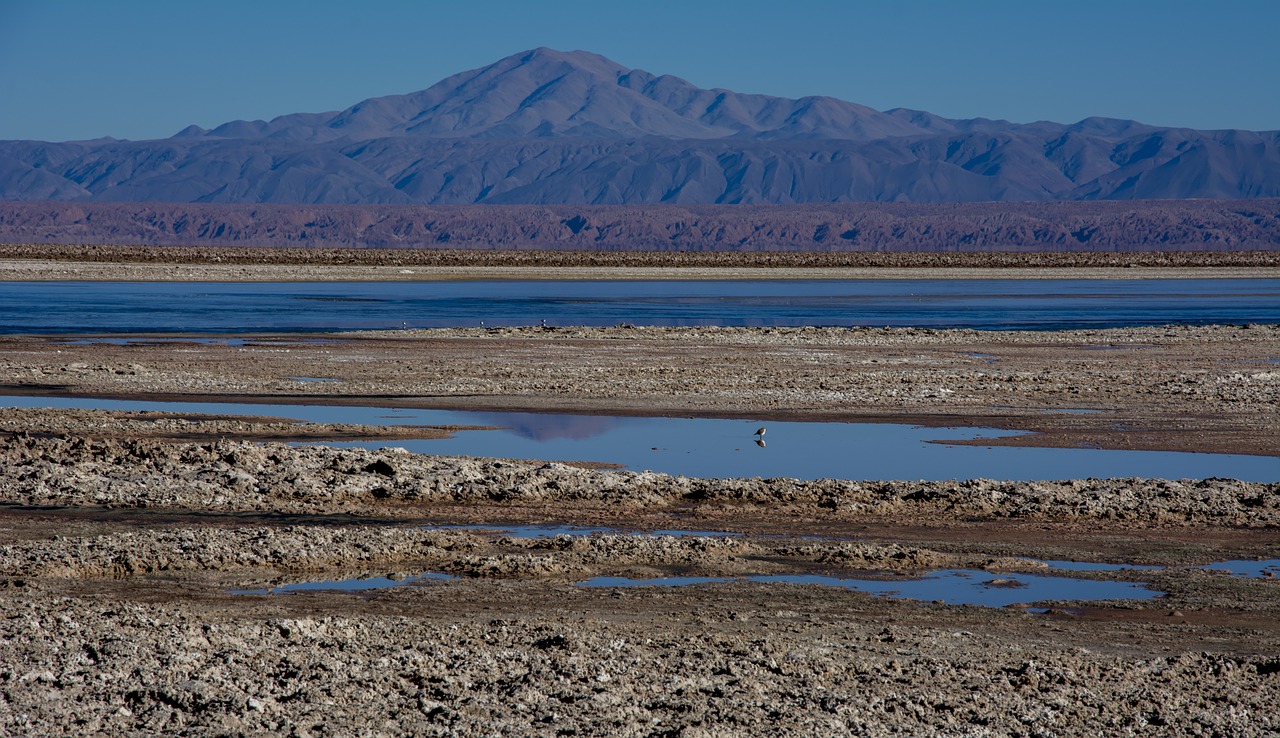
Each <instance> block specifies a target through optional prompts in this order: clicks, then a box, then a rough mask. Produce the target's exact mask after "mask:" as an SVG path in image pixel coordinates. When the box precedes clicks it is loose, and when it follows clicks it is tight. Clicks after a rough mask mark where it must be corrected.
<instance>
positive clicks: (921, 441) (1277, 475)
mask: <svg viewBox="0 0 1280 738" xmlns="http://www.w3.org/2000/svg"><path fill="white" fill-rule="evenodd" d="M0 406H11V407H55V408H93V409H106V410H131V411H144V410H146V411H162V412H172V413H183V414H195V413H208V414H221V415H259V416H261V415H271V416H279V417H285V418H294V419H298V420H304V421H309V422H318V423H319V422H323V423H360V424H368V425H462V426H500V427H501V429H500V430H475V431H460V432H458V433H456V434H455V436H454V437H453V438H447V439H437V440H384V441H376V442H346V443H327V444H324V445H331V446H361V447H368V448H380V447H401V448H407V449H409V450H411V451H414V452H417V453H424V454H437V455H451V456H481V457H499V458H518V459H547V460H560V461H593V462H603V463H611V464H619V465H622V466H624V467H626V468H629V469H632V470H636V471H643V470H650V471H657V472H663V473H668V474H677V475H679V474H682V475H685V476H696V477H756V476H758V477H765V478H769V477H793V478H798V479H822V478H836V479H911V480H915V479H920V480H947V479H977V478H984V479H999V480H1034V479H1078V478H1083V477H1098V478H1103V477H1150V478H1165V479H1183V478H1188V479H1190V478H1194V479H1204V478H1207V477H1228V478H1234V479H1241V480H1245V481H1255V482H1274V481H1280V458H1275V457H1268V456H1245V455H1240V454H1196V453H1174V452H1158V451H1123V450H1099V449H1085V448H1069V449H1062V448H1021V447H1003V446H982V445H976V446H975V445H958V444H953V443H948V442H949V441H957V440H968V439H980V438H995V437H999V436H1001V435H1011V434H1010V433H1009V432H1007V431H1000V430H995V429H983V428H921V427H918V426H910V425H895V424H889V423H876V424H870V423H802V422H773V421H763V420H752V421H744V420H722V419H716V418H663V417H614V416H603V415H566V414H552V413H546V414H542V413H492V412H463V411H452V410H419V409H398V408H385V407H344V406H324V405H282V404H270V405H268V404H261V405H259V404H233V403H192V402H130V401H120V400H98V399H87V398H41V397H4V396H0ZM762 423H764V424H765V425H766V427H767V429H768V430H767V433H766V435H765V436H764V438H763V441H764V445H763V447H762V446H761V445H759V444H757V443H756V440H757V439H756V437H755V436H754V435H753V434H754V432H755V430H756V429H757V428H758V427H759V426H760V425H761V424H762Z"/></svg>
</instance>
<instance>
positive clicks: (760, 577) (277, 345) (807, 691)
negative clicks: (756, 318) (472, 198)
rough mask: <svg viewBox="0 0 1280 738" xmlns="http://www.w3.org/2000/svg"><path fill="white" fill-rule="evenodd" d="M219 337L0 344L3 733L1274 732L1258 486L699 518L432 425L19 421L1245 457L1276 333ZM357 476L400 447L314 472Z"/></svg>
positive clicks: (772, 489)
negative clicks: (548, 416) (516, 414)
mask: <svg viewBox="0 0 1280 738" xmlns="http://www.w3.org/2000/svg"><path fill="white" fill-rule="evenodd" d="M209 338H210V337H208V336H167V337H163V340H160V338H159V337H147V336H127V337H120V336H116V337H107V338H104V337H84V336H31V335H10V336H3V337H0V385H3V386H2V387H0V394H5V395H8V396H21V397H22V398H23V399H24V401H26V402H24V404H23V406H22V407H12V408H9V409H6V410H4V411H3V415H2V416H0V503H2V504H0V734H4V735H84V734H113V735H156V734H171V735H192V736H204V735H245V734H250V735H254V734H256V735H262V734H273V735H274V734H280V735H297V736H321V735H494V736H498V735H503V736H517V735H619V736H722V735H723V736H728V735H815V736H828V735H866V736H898V735H901V736H917V735H946V736H994V735H1000V736H1004V735H1021V736H1076V735H1204V736H1261V735H1275V734H1277V733H1278V732H1280V709H1278V706H1280V484H1278V483H1277V479H1274V478H1273V479H1268V480H1260V481H1259V480H1255V481H1240V480H1236V479H1231V478H1225V477H1211V478H1202V479H1160V478H1093V475H1091V474H1089V473H1087V470H1084V473H1082V474H1081V475H1080V476H1079V478H1075V479H1063V478H1059V479H1042V478H1037V477H1035V476H1034V475H1032V476H1031V477H1029V478H1025V479H1007V478H1001V475H1000V474H999V472H998V470H993V472H992V474H991V475H990V478H981V479H957V480H944V481H913V480H908V479H896V480H892V479H804V478H799V477H797V478H782V477H779V478H750V477H742V478H736V477H732V476H727V477H724V478H709V477H708V478H703V477H692V476H679V475H672V474H666V473H661V472H654V471H645V470H641V469H628V468H618V467H616V466H614V465H610V464H607V463H600V462H601V461H607V459H606V460H601V459H590V460H588V459H572V458H565V459H539V460H530V459H515V458H506V459H501V458H479V457H463V456H442V455H431V454H425V453H411V452H409V451H405V450H403V449H397V448H394V445H395V443H394V442H395V441H396V440H397V439H404V440H409V439H414V440H418V439H430V438H438V437H445V436H448V435H450V434H453V433H456V432H458V431H459V430H460V429H458V428H454V427H438V426H431V427H426V426H415V425H395V424H390V425H380V426H371V425H361V424H352V423H317V422H299V421H297V420H295V419H291V418H288V417H280V416H278V415H271V414H264V415H262V416H248V415H243V414H238V413H225V414H219V413H217V412H215V411H209V412H202V413H178V412H170V411H164V410H160V409H157V410H153V411H124V410H110V409H95V408H90V407H85V408H62V409H58V408H52V407H41V406H40V405H39V403H36V402H32V401H31V400H32V399H33V398H41V397H48V398H55V397H56V398H63V399H65V398H115V399H124V400H146V401H179V400H181V401H199V402H207V403H233V402H234V403H255V402H260V403H277V404H295V405H298V404H317V405H333V406H339V405H361V406H379V407H388V408H439V409H468V410H489V411H494V412H497V411H505V412H512V411H520V412H562V413H563V412H572V413H577V414H580V415H588V416H590V415H600V416H672V417H681V416H697V417H713V418H730V419H744V420H745V419H750V420H752V421H753V423H754V422H755V421H757V420H759V421H760V422H765V423H767V422H775V423H778V422H793V421H794V422H817V421H839V422H864V423H876V424H890V423H894V424H901V423H908V424H914V425H921V426H927V427H932V426H937V427H949V428H950V427H980V428H996V429H1003V430H1007V431H1021V432H1022V433H1020V434H1018V435H1009V436H1002V437H1000V438H996V439H987V440H982V441H980V443H982V444H986V445H1000V446H1015V447H1017V446H1027V447H1032V446H1039V447H1046V448H1076V447H1081V446H1086V447H1089V448H1096V449H1125V450H1142V451H1149V452H1153V453H1155V452H1199V453H1211V454H1241V455H1249V456H1257V457H1276V456H1280V363H1277V359H1280V327H1277V326H1272V325H1251V326H1227V325H1216V326H1199V327H1184V326H1163V327H1155V328H1123V329H1105V330H1103V329H1100V330H1080V331H1037V332H1019V331H998V332H984V331H973V330H921V329H910V328H897V329H873V328H858V329H847V328H840V329H837V328H647V327H633V326H618V327H613V328H572V327H558V328H545V329H544V328H541V327H529V328H491V329H484V328H466V329H462V328H458V329H436V330H407V331H381V332H367V333H359V332H352V333H338V334H325V335H320V334H309V335H307V336H298V335H255V336H252V337H247V338H246V337H241V338H243V339H244V340H236V341H227V340H209ZM107 339H110V340H107ZM308 378H324V379H325V380H327V381H306V380H307V379H308ZM0 404H3V403H0ZM885 427H888V426H885ZM765 438H766V439H768V438H769V437H768V436H766V437H765ZM356 439H361V440H369V439H372V440H380V441H387V442H390V446H389V447H380V448H361V447H339V446H337V445H334V444H337V443H338V442H343V441H351V440H356ZM295 441H306V442H308V443H307V444H305V445H300V444H297V443H293V442H295ZM326 442H331V443H329V444H326ZM751 442H752V439H751V438H750V433H749V431H748V433H747V437H745V438H744V439H743V444H744V445H748V444H750V443H751ZM957 443H963V442H957ZM851 453H854V451H852V450H851ZM583 462H592V463H583ZM1224 562H1225V563H1224Z"/></svg>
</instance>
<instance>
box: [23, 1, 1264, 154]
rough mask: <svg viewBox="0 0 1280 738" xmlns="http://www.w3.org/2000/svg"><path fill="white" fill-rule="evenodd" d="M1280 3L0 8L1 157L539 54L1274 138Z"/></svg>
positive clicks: (261, 111) (761, 85)
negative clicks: (27, 145)
mask: <svg viewBox="0 0 1280 738" xmlns="http://www.w3.org/2000/svg"><path fill="white" fill-rule="evenodd" d="M1278 29H1280V0H1234V1H1232V0H1221V1H1219V2H1208V1H1204V0H1196V1H1192V0H1162V1H1161V0H1110V1H1108V2H1100V1H1093V0H1082V1H1079V2H1058V1H1056V0H1023V1H1022V2H1014V1H1012V0H989V1H987V2H977V1H975V2H924V1H921V0H898V1H896V2H894V1H889V0H879V1H867V2H853V1H847V2H818V1H816V0H791V1H790V2H786V3H784V2H780V1H779V0H772V1H769V2H757V1H755V0H738V1H736V2H720V1H718V0H717V1H714V2H698V1H697V0H684V2H669V1H668V0H649V1H648V2H645V3H626V4H625V5H624V4H621V3H610V2H607V1H606V2H600V1H599V0H597V1H596V2H578V1H576V0H575V1H573V2H545V1H544V2H535V1H527V2H511V1H507V0H496V1H490V2H484V1H482V0H472V1H471V2H407V1H401V2H373V1H370V2H364V3H355V2H324V1H323V0H312V2H285V1H283V0H282V1H278V2H272V1H271V0H257V1H256V2H243V1H241V0H224V1H223V2H214V3H194V2H186V1H185V0H182V1H179V0H169V1H161V0H152V1H150V2H143V1H141V0H114V1H113V2H106V1H105V0H97V1H95V2H87V1H83V0H65V1H62V2H59V1H58V0H0V139H14V138H33V139H43V140H52V141H61V140H72V139H84V138H93V137H97V136H104V135H109V136H115V137H117V138H131V139H144V138H160V137H165V136H169V135H172V134H174V133H176V132H177V131H178V130H180V129H181V128H183V127H185V126H186V125H188V124H191V123H195V124H198V125H202V126H206V127H209V126H213V125H217V124H219V123H223V122H225V121H228V120H233V119H238V118H247V119H252V118H264V119H269V118H271V117H274V116H276V115H281V114H285V113H295V112H317V111H324V110H338V109H342V108H345V107H347V106H349V105H351V104H354V103H356V102H358V101H360V100H362V99H364V98H368V97H376V96H380V95H387V94H394V93H404V92H411V91H414V90H419V89H423V88H425V87H428V86H430V85H432V84H434V83H435V82H437V81H439V80H440V79H442V78H444V77H446V76H448V75H450V74H454V73H456V72H460V71H463V70H466V69H472V68H475V67H479V66H484V65H486V64H489V63H491V62H494V61H497V60H498V59H500V58H502V57H504V56H508V55H510V54H513V53H516V52H519V51H523V50H525V49H530V48H534V47H537V46H550V47H552V48H556V49H562V50H572V49H585V50H588V51H594V52H596V53H599V54H603V55H604V56H607V57H609V58H611V59H613V60H614V61H617V62H619V63H620V64H623V65H625V66H628V67H638V68H641V69H646V70H648V71H650V72H654V73H658V74H664V73H665V74H675V75H677V76H680V77H684V78H685V79H688V80H689V81H691V82H693V83H694V84H697V85H699V86H702V87H725V88H729V89H732V90H736V91H739V92H755V93H764V94H770V95H780V96H784V97H799V96H802V95H811V94H826V95H832V96H835V97H839V98H842V99H845V100H851V101H854V102H858V103H862V104H864V105H869V106H871V107H874V108H877V109H881V110H883V109H887V108H892V107H910V108H917V109H922V110H928V111H930V112H933V113H937V114H939V115H944V116H947V117H956V118H959V117H974V116H986V117H993V118H1005V119H1009V120H1013V121H1019V122H1026V121H1032V120H1055V121H1062V122H1070V121H1075V120H1079V119H1080V118H1083V117H1086V116H1090V115H1103V116H1110V117H1117V118H1134V119H1137V120H1141V121H1143V122H1147V123H1152V124H1157V125H1170V126H1187V127H1194V128H1247V129H1253V130H1274V129H1280V42H1278V41H1277V38H1278V36H1277V34H1278V32H1280V31H1278Z"/></svg>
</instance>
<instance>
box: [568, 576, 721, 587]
mask: <svg viewBox="0 0 1280 738" xmlns="http://www.w3.org/2000/svg"><path fill="white" fill-rule="evenodd" d="M731 581H733V580H732V579H729V578H728V577H655V578H653V579H631V578H629V577H592V578H590V579H588V580H586V581H584V582H577V583H576V584H575V585H574V586H576V587H687V586H689V585H691V584H712V583H720V582H731Z"/></svg>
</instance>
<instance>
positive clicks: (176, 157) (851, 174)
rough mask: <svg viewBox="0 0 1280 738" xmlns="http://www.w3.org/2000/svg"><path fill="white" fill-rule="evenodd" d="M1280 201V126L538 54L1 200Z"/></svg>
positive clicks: (95, 159) (232, 132) (39, 169)
mask: <svg viewBox="0 0 1280 738" xmlns="http://www.w3.org/2000/svg"><path fill="white" fill-rule="evenodd" d="M1277 196H1280V132H1275V131H1272V132H1266V133H1258V132H1251V131H1195V130H1189V129H1176V128H1159V127H1156V126H1149V125H1145V124H1142V123H1137V122H1135V121H1128V120H1116V119H1108V118H1087V119H1085V120H1082V121H1079V122H1077V123H1074V124H1061V123H1051V122H1043V121H1042V122H1036V123H1028V124H1016V123H1010V122H1008V121H1001V120H989V119H982V118H979V119H970V120H955V119H948V118H943V117H941V116H937V115H933V114H931V113H927V112H924V111H916V110H907V109H902V108H899V109H894V110H890V111H887V112H878V111H875V110H872V109H870V108H867V107H864V106H861V105H856V104H854V103H850V102H844V101H841V100H836V99H834V98H829V97H808V98H801V99H798V100H790V99H785V98H777V97H769V96H765V95H746V94H740V93H736V92H732V91H729V90H720V89H713V90H706V89H701V88H699V87H696V86H694V85H692V84H690V83H689V82H687V81H685V80H682V79H680V78H678V77H673V76H669V75H664V76H654V75H652V74H649V73H648V72H644V71H642V70H633V69H627V68H625V67H622V66H620V65H618V64H616V63H615V62H612V61H610V60H608V59H605V58H604V57H601V56H598V55H595V54H590V53H586V52H581V51H575V52H559V51H553V50H550V49H535V50H533V51H528V52H524V53H521V54H516V55H514V56H511V57H508V58H506V59H502V60H500V61H498V62H496V63H494V64H491V65H489V66H487V67H483V68H481V69H475V70H471V71H468V72H463V73H461V74H457V75H454V76H452V77H449V78H448V79H445V80H442V81H440V82H438V83H436V84H435V85H433V86H431V87H429V88H427V89H425V90H421V91H419V92H414V93H410V94H407V95H393V96H388V97H380V98H372V99H369V100H365V101H363V102H360V103H357V104H356V105H353V106H351V107H350V108H347V109H346V110H341V111H336V112H327V113H298V114H292V115H285V116H281V117H278V118H275V119H273V120H271V121H232V122H228V123H224V124H222V125H220V126H217V127H215V128H213V129H211V130H205V129H203V128H200V127H198V126H190V127H188V128H186V129H184V130H182V131H180V132H179V133H177V134H176V135H175V136H173V137H172V138H169V139H164V140H159V141H114V140H110V139H103V140H99V141H91V142H74V143H61V144H60V143H43V142H30V141H8V142H0V199H6V200H42V199H50V200H99V201H165V202H209V203H214V202H251V203H259V202H260V203H310V204H319V203H387V204H411V203H418V204H459V203H478V202H487V203H531V204H534V203H536V204H554V203H565V204H577V203H585V204H627V203H659V202H676V203H690V204H692V203H797V202H842V201H924V202H963V201H1009V200H1020V201H1042V200H1074V199H1139V198H1141V199H1152V198H1155V199H1181V198H1259V197H1277Z"/></svg>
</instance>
